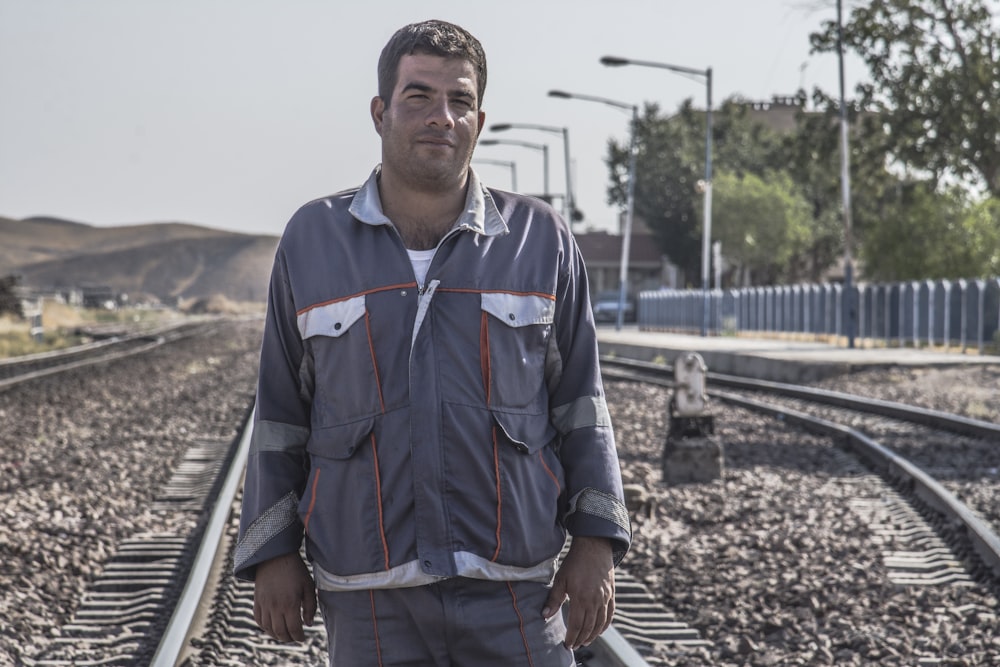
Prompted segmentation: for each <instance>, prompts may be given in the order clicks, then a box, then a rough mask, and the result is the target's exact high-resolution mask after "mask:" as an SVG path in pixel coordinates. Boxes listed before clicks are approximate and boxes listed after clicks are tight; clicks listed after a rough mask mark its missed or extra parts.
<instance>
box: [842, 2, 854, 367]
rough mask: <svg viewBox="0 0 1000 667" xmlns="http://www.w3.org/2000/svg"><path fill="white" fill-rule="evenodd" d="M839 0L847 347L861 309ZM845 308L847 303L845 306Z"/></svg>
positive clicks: (851, 343)
mask: <svg viewBox="0 0 1000 667" xmlns="http://www.w3.org/2000/svg"><path fill="white" fill-rule="evenodd" d="M841 14H842V7H841V1H840V0H837V65H838V70H839V78H840V195H841V200H842V203H843V208H844V299H846V301H847V303H846V310H847V347H849V348H852V349H853V348H854V333H855V332H854V329H855V322H856V321H857V310H856V306H855V304H854V284H853V282H854V277H853V274H854V268H853V264H854V262H853V261H852V259H851V244H852V243H853V239H852V234H851V169H850V153H849V152H848V150H847V148H848V147H847V104H846V103H845V100H844V24H843V20H842V16H841ZM842 307H843V306H842Z"/></svg>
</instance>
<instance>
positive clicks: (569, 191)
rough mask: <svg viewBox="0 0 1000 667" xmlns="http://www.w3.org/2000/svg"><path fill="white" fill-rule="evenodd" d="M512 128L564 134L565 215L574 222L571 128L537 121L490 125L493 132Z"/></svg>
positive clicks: (570, 221) (569, 220)
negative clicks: (570, 151)
mask: <svg viewBox="0 0 1000 667" xmlns="http://www.w3.org/2000/svg"><path fill="white" fill-rule="evenodd" d="M511 129H523V130H541V131H542V132H552V133H554V134H561V135H562V140H563V158H564V159H565V162H566V165H565V170H566V196H565V197H563V217H565V218H566V222H569V223H571V224H572V222H573V213H574V211H576V206H575V202H574V201H573V182H572V181H573V179H572V177H571V176H570V167H569V129H568V128H565V127H555V126H553V125H536V124H535V123H494V124H493V125H490V130H491V131H493V132H503V131H505V130H511Z"/></svg>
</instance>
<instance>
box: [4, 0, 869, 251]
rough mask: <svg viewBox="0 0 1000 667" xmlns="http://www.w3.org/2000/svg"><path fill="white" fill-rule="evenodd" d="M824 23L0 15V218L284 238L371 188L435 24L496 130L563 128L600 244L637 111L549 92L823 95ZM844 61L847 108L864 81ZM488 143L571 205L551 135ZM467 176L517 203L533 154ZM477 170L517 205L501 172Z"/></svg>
mask: <svg viewBox="0 0 1000 667" xmlns="http://www.w3.org/2000/svg"><path fill="white" fill-rule="evenodd" d="M850 4H851V3H845V11H847V10H846V6H849V5H850ZM835 16H836V4H835V2H834V0H828V1H826V2H823V1H821V0H699V1H698V2H690V0H687V1H684V2H681V1H677V0H614V1H611V2H607V1H598V0H530V1H528V0H506V1H504V2H476V3H472V2H465V3H461V2H454V1H451V2H444V1H439V0H417V1H414V0H382V1H381V2H366V1H365V0H360V1H357V2H344V1H341V0H280V1H279V0H157V1H153V0H86V1H83V0H0V216H6V217H13V218H23V217H27V216H31V215H54V216H57V217H63V218H68V219H71V220H75V221H78V222H85V223H88V224H93V225H120V224H130V223H143V222H165V221H181V222H191V223H196V224H202V225H206V226H210V227H218V228H223V229H229V230H235V231H243V232H249V233H259V234H274V235H277V234H280V233H281V230H282V229H283V228H284V225H285V222H286V221H287V220H288V218H289V216H290V215H291V214H292V213H293V212H294V211H295V209H296V208H298V206H300V205H301V204H303V203H304V202H306V201H308V200H310V199H314V198H316V197H320V196H323V195H326V194H329V193H332V192H336V191H338V190H341V189H344V188H347V187H352V186H356V185H359V184H360V183H361V182H362V181H363V180H364V179H365V178H366V177H367V176H368V174H369V173H370V171H371V169H372V168H373V166H374V165H375V164H376V163H377V162H378V160H379V143H378V135H376V133H375V131H374V129H373V127H372V122H371V118H370V116H369V101H370V99H371V97H372V96H373V95H374V94H375V92H376V78H375V66H376V61H377V60H378V55H379V52H380V51H381V49H382V46H383V45H384V44H385V42H386V40H388V38H389V37H390V36H391V34H392V33H393V32H394V31H395V30H396V29H397V28H398V27H400V26H402V25H404V24H406V23H410V22H413V21H418V20H422V19H426V18H441V19H445V20H449V21H453V22H456V23H459V24H461V25H463V26H464V27H466V28H468V29H469V30H470V31H471V32H472V33H473V34H475V35H476V36H477V37H478V38H479V39H480V41H481V42H482V43H483V46H484V47H485V49H486V54H487V59H488V64H489V80H488V85H487V89H486V96H485V99H484V104H483V108H484V110H485V111H486V116H487V118H486V122H487V127H488V126H489V125H490V124H493V123H506V122H513V123H533V124H541V125H549V126H554V127H566V128H568V130H569V137H570V142H569V143H570V151H571V156H572V170H571V171H572V173H573V175H574V182H575V191H576V194H577V200H578V207H579V208H580V209H582V210H583V212H584V213H585V215H586V218H587V223H588V224H590V225H594V226H596V227H599V228H611V227H612V225H613V223H614V220H615V215H616V210H615V209H613V208H611V207H609V206H608V205H607V204H606V203H605V190H606V184H607V168H606V166H605V165H604V158H605V156H606V153H607V149H606V144H607V141H608V139H609V138H612V137H614V138H616V139H619V140H621V139H624V138H625V137H626V136H627V125H628V120H629V116H628V113H627V112H624V111H619V110H617V109H615V108H613V107H610V106H605V105H603V104H598V103H594V102H586V101H581V100H562V99H555V98H551V97H548V96H547V92H548V91H549V90H551V89H562V90H566V91H569V92H572V93H578V94H584V95H593V96H599V97H604V98H610V99H614V100H617V101H620V102H625V103H627V104H642V103H643V102H646V101H651V102H656V103H658V104H660V105H661V108H663V109H665V110H667V111H673V110H675V109H676V108H677V106H678V105H679V104H680V103H681V102H682V101H683V100H684V99H686V98H693V100H694V102H695V105H696V107H697V108H704V104H705V93H706V88H705V83H704V79H703V78H698V77H694V78H688V77H685V76H682V75H679V74H676V73H673V72H670V71H667V70H662V69H652V68H647V67H636V66H632V67H622V68H609V67H604V66H602V65H601V64H600V63H599V62H598V60H599V58H600V57H601V56H602V55H618V56H623V57H629V58H633V59H637V60H648V61H656V62H663V63H669V64H673V65H681V66H684V67H690V68H694V69H699V70H704V69H706V68H708V67H711V68H712V70H713V79H714V81H713V91H712V92H713V99H714V101H715V102H716V103H719V102H721V101H722V100H723V99H725V98H727V97H730V96H732V95H736V94H738V95H741V96H743V97H745V98H749V99H754V100H769V99H770V98H771V97H772V96H773V95H790V94H793V93H794V92H795V91H796V90H797V89H798V88H800V87H804V88H805V89H806V90H810V91H811V90H812V88H813V87H814V86H820V87H822V88H823V89H825V90H827V91H829V92H831V93H835V92H836V91H837V86H838V83H837V59H836V56H834V55H830V54H823V55H810V54H809V33H810V32H813V31H817V30H818V29H819V28H820V26H821V24H822V22H823V21H824V20H832V19H834V18H835ZM847 62H848V71H847V80H848V88H849V90H850V88H851V87H853V82H854V81H856V80H858V79H861V78H864V73H863V72H861V71H859V67H858V65H857V64H856V61H852V60H848V61H847ZM487 137H490V138H497V139H505V140H516V141H524V142H529V143H536V144H542V143H544V144H548V146H549V162H550V167H549V174H550V189H551V190H552V191H553V192H555V193H560V194H561V193H562V192H564V191H565V175H564V169H563V145H562V140H561V138H560V136H559V135H557V134H549V133H546V132H541V131H531V130H510V131H507V132H503V133H500V132H490V131H489V130H488V129H487V130H486V131H484V133H483V137H482V138H487ZM478 158H483V159H488V160H502V161H513V162H515V163H516V169H517V181H518V183H517V185H518V189H519V190H520V191H522V192H529V193H537V192H541V190H542V185H543V170H542V164H543V154H542V152H541V151H538V150H534V149H530V148H524V147H520V146H511V145H501V146H480V147H478V148H477V150H476V156H475V158H474V159H478ZM474 166H475V167H476V169H477V170H478V171H479V173H480V174H481V175H482V176H483V177H484V179H485V180H486V181H487V182H488V183H489V184H490V185H493V186H495V187H500V188H504V189H509V188H510V187H511V172H510V169H509V168H508V167H505V166H497V165H491V164H474Z"/></svg>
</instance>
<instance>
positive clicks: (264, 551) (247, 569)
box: [233, 492, 302, 581]
mask: <svg viewBox="0 0 1000 667" xmlns="http://www.w3.org/2000/svg"><path fill="white" fill-rule="evenodd" d="M298 504H299V500H298V497H297V496H296V495H295V493H292V492H289V493H288V494H286V495H285V496H282V497H281V498H280V499H279V500H278V501H277V502H275V503H274V504H273V505H271V506H270V507H268V508H267V510H265V511H264V513H262V514H261V515H260V516H258V517H257V518H256V519H254V521H253V523H251V524H250V526H249V527H248V528H247V529H246V530H245V531H242V534H241V535H240V539H239V541H238V542H237V543H236V550H235V552H234V554H233V573H234V574H235V575H236V577H237V578H238V579H243V580H245V581H253V578H254V573H255V570H256V566H257V564H259V563H263V562H264V561H266V560H270V559H272V558H274V557H275V556H281V555H283V554H286V553H292V552H296V551H298V550H299V548H300V546H301V545H302V522H301V521H299V516H298Z"/></svg>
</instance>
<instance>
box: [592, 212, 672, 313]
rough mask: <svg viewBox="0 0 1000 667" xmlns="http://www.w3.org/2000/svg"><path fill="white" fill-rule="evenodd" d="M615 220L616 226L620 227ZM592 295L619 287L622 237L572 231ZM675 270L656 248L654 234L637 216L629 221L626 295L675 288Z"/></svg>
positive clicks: (595, 232)
mask: <svg viewBox="0 0 1000 667" xmlns="http://www.w3.org/2000/svg"><path fill="white" fill-rule="evenodd" d="M623 226H624V225H623V224H622V221H619V228H621V227H623ZM574 236H575V237H576V242H577V245H579V246H580V253H581V254H582V255H583V262H584V264H585V265H586V267H587V279H588V282H589V284H590V293H591V295H592V296H593V297H596V296H597V295H599V294H601V293H608V292H612V291H615V292H617V291H618V289H619V279H620V276H621V260H622V241H623V238H624V237H623V236H622V235H621V234H620V233H619V234H610V233H608V232H606V231H591V232H583V233H576V234H574ZM677 282H678V269H677V267H676V266H674V265H673V264H671V263H670V261H669V260H668V259H667V256H666V255H665V254H664V253H663V251H661V250H660V247H659V245H658V244H657V241H656V237H655V236H654V235H653V233H652V232H650V231H649V228H648V227H647V226H646V225H645V223H643V222H642V221H641V220H639V219H638V218H637V219H635V220H634V221H633V225H632V239H631V242H630V244H629V261H628V296H629V297H630V298H633V299H634V298H635V297H636V296H637V295H638V294H639V292H641V291H643V290H651V289H659V288H661V287H676V286H677Z"/></svg>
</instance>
